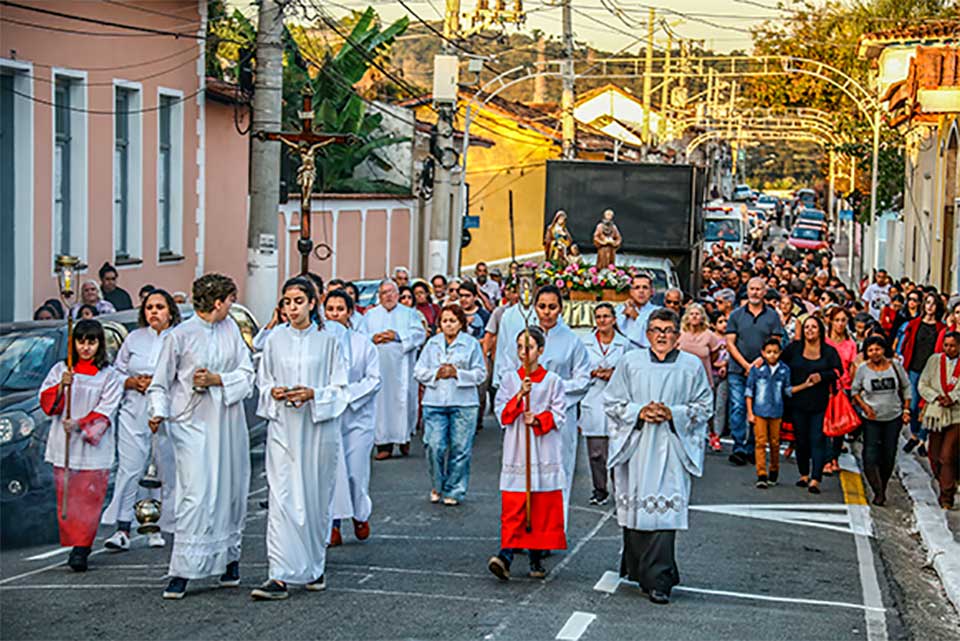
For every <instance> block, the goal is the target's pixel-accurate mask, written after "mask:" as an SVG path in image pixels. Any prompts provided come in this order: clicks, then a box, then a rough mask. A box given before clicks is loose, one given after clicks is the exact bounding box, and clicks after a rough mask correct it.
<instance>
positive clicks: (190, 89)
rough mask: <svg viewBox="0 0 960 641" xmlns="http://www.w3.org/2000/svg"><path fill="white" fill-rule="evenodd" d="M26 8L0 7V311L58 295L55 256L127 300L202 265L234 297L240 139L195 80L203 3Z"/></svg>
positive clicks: (244, 153) (9, 314) (215, 85)
mask: <svg viewBox="0 0 960 641" xmlns="http://www.w3.org/2000/svg"><path fill="white" fill-rule="evenodd" d="M23 4H24V5H25V6H26V7H28V8H14V7H9V6H4V7H0V320H10V319H18V320H19V319H27V318H30V317H31V315H32V312H33V310H34V309H35V308H36V307H37V306H39V305H40V304H41V303H42V302H43V301H44V300H45V299H47V298H51V297H54V296H55V295H56V286H55V276H54V273H53V259H54V256H55V255H56V254H59V253H65V254H73V255H76V256H79V257H80V258H81V259H82V260H83V262H85V263H87V264H88V265H89V269H88V272H87V273H88V274H89V276H90V277H95V275H96V271H97V269H98V268H99V266H100V265H101V264H102V263H103V262H104V261H110V262H111V263H113V264H115V265H116V266H117V268H118V269H119V273H120V285H121V286H122V287H123V288H125V289H126V290H127V291H128V292H129V293H130V295H131V297H133V298H134V300H136V294H137V290H138V289H139V288H140V287H141V286H142V285H144V284H146V283H150V284H152V285H154V286H158V287H164V288H166V289H169V290H171V291H174V290H185V291H188V290H189V287H190V283H191V281H192V280H193V279H194V278H195V277H196V276H197V275H199V274H201V273H203V272H206V271H221V272H224V273H228V274H230V275H232V276H233V277H234V278H235V279H237V282H238V285H239V286H240V288H241V290H242V289H243V287H244V281H245V275H246V250H245V248H246V242H247V241H246V236H247V231H246V230H247V211H248V198H247V193H248V189H247V184H248V178H247V176H248V157H249V154H248V148H249V142H248V138H247V137H245V136H241V135H240V134H239V133H237V131H236V128H235V126H234V106H233V104H232V101H233V99H234V98H233V97H234V95H235V93H234V91H233V89H232V88H231V87H230V86H225V85H224V83H221V82H217V81H211V80H208V79H207V78H206V75H205V68H206V60H205V50H204V34H205V33H206V4H207V3H206V0H199V1H198V0H169V1H153V2H150V3H140V2H103V1H101V0H89V1H86V2H75V1H73V2H71V1H40V2H34V1H31V2H29V3H26V2H25V3H23ZM90 19H95V20H101V21H106V22H109V23H111V24H113V25H117V26H104V25H103V24H96V23H93V22H90ZM241 294H242V291H241Z"/></svg>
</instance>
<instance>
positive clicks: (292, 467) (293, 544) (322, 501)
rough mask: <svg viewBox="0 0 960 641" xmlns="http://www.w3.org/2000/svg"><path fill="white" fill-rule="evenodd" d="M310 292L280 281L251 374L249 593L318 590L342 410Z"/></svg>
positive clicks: (332, 360)
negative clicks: (259, 497)
mask: <svg viewBox="0 0 960 641" xmlns="http://www.w3.org/2000/svg"><path fill="white" fill-rule="evenodd" d="M319 304H320V302H319V300H318V298H317V291H316V289H315V288H314V286H313V283H311V282H310V281H309V280H307V279H306V278H303V277H296V278H291V279H290V280H288V281H287V282H286V283H284V286H283V309H284V311H285V312H286V314H287V322H286V323H284V324H283V325H278V326H277V327H276V328H274V330H273V331H272V332H271V333H270V336H269V337H268V338H267V342H266V345H264V349H263V357H262V359H261V360H260V368H259V371H258V373H257V386H258V389H259V391H260V399H259V404H258V406H257V415H258V416H262V417H263V418H265V419H267V421H268V427H267V449H266V459H267V461H266V462H267V485H268V487H269V488H270V490H269V493H270V503H269V505H270V508H269V512H268V515H267V560H268V562H269V568H268V577H269V578H268V579H267V581H266V582H264V583H263V584H262V585H261V586H260V587H258V588H255V589H254V590H253V591H252V592H251V593H250V594H251V596H252V597H253V598H254V599H257V600H275V599H285V598H287V596H288V592H287V583H288V582H290V583H298V584H302V585H304V587H306V589H307V590H312V591H319V590H323V589H324V588H326V581H325V579H324V575H325V568H326V544H327V536H328V534H329V532H330V526H331V508H332V506H333V487H334V483H335V482H336V476H337V456H338V454H339V452H340V447H341V445H340V440H341V436H340V417H341V416H342V414H343V412H344V410H346V408H347V393H346V388H347V367H346V360H345V359H344V358H343V354H342V353H341V351H340V343H339V341H338V340H337V339H336V338H334V337H333V336H332V335H330V334H329V333H327V332H324V331H321V329H320V327H319V326H318V323H319V321H320V319H319V317H317V316H315V310H316V309H317V306H318V305H319Z"/></svg>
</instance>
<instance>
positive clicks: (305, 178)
mask: <svg viewBox="0 0 960 641" xmlns="http://www.w3.org/2000/svg"><path fill="white" fill-rule="evenodd" d="M302 93H303V108H302V109H301V110H300V112H299V115H300V131H298V132H267V131H258V132H257V133H256V136H257V138H259V139H260V140H277V141H280V142H282V143H283V144H285V145H286V146H288V147H290V148H291V149H293V150H295V151H296V152H297V153H298V154H299V155H300V166H299V167H298V168H297V184H298V185H300V240H298V241H297V251H299V252H300V274H301V275H306V273H307V272H308V271H310V267H309V259H310V251H311V250H312V249H313V239H312V238H311V236H310V198H311V196H312V194H313V184H314V182H316V179H317V165H316V163H315V160H314V155H315V154H316V153H317V151H318V150H319V149H320V148H321V147H326V146H327V145H330V144H333V143H345V142H350V141H352V140H353V138H354V136H353V134H330V133H322V132H319V133H318V132H315V131H314V130H313V88H312V87H311V86H310V84H309V83H308V84H307V85H305V86H304V88H303V91H302ZM327 250H328V252H329V251H330V247H327ZM324 258H329V253H328V254H327V256H326V257H324Z"/></svg>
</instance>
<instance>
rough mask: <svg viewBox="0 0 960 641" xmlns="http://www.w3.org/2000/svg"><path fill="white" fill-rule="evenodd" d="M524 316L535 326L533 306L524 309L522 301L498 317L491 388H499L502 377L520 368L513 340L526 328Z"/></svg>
mask: <svg viewBox="0 0 960 641" xmlns="http://www.w3.org/2000/svg"><path fill="white" fill-rule="evenodd" d="M524 316H527V317H528V318H529V322H530V324H531V325H535V324H536V318H537V317H536V314H534V312H533V306H532V305H531V306H530V307H529V308H524V307H523V302H522V301H520V302H517V303H514V304H513V305H511V306H510V307H508V308H507V309H506V310H504V312H503V314H502V315H501V316H500V322H499V324H498V326H497V334H496V336H497V349H496V352H495V353H494V357H493V375H492V378H491V382H490V386H491V387H494V388H497V387H500V379H501V378H502V377H503V375H504V374H505V373H506V374H509V373H510V372H515V371H517V369H518V368H519V367H520V365H519V360H518V359H517V353H516V344H515V343H514V338H516V336H517V334H519V333H520V332H522V331H523V329H524V327H526V322H525V321H524Z"/></svg>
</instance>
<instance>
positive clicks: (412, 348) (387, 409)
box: [361, 280, 427, 459]
mask: <svg viewBox="0 0 960 641" xmlns="http://www.w3.org/2000/svg"><path fill="white" fill-rule="evenodd" d="M379 291H380V304H379V305H377V306H376V307H373V308H371V309H369V310H367V313H366V314H364V315H363V323H362V326H361V332H362V333H364V334H366V335H367V336H368V337H369V338H370V339H371V340H372V341H373V344H374V345H375V346H376V348H377V352H378V353H379V356H380V381H381V389H380V394H379V397H378V399H377V401H378V402H377V409H376V432H375V434H374V442H375V443H376V445H377V458H378V459H384V458H389V456H390V455H391V453H392V451H393V445H394V444H398V445H400V446H401V451H402V452H404V451H408V450H409V445H410V435H411V434H412V433H413V431H414V429H415V428H416V424H417V404H416V403H415V402H411V389H412V388H413V386H415V385H416V382H415V381H414V380H413V367H414V364H415V363H416V361H417V349H419V348H420V346H421V345H423V342H424V341H425V340H426V338H427V333H426V331H425V330H424V329H423V324H422V323H421V321H420V315H419V314H418V313H417V312H416V310H413V309H411V308H409V307H406V306H404V305H400V304H399V303H400V294H399V291H398V290H397V284H396V283H394V282H393V281H392V280H385V281H383V282H382V283H380V290H379ZM412 398H413V399H416V395H415V394H414V395H413V397H412Z"/></svg>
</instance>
